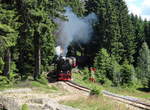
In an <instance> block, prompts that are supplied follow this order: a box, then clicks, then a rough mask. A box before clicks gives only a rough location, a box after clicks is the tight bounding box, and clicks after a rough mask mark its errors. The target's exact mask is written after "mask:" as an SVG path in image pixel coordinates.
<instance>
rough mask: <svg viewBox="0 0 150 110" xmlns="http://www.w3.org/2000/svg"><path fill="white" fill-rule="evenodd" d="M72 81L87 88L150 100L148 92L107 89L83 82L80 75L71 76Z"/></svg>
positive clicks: (134, 89)
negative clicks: (97, 88) (96, 88)
mask: <svg viewBox="0 0 150 110" xmlns="http://www.w3.org/2000/svg"><path fill="white" fill-rule="evenodd" d="M73 79H74V81H75V82H77V83H79V84H81V85H83V86H86V87H89V88H93V87H94V86H96V87H99V88H101V90H102V89H103V90H107V91H110V92H113V93H117V94H121V95H128V96H133V97H138V98H144V99H150V92H144V91H140V90H138V89H137V88H121V87H108V86H105V87H104V86H102V85H99V84H95V83H92V82H90V81H87V80H83V79H84V77H83V75H81V74H73Z"/></svg>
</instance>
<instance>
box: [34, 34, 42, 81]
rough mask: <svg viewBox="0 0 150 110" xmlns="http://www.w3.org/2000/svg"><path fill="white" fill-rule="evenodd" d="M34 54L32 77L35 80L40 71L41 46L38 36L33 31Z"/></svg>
mask: <svg viewBox="0 0 150 110" xmlns="http://www.w3.org/2000/svg"><path fill="white" fill-rule="evenodd" d="M34 51H35V52H34V54H35V71H34V79H35V80H36V79H37V78H38V77H39V75H40V73H41V68H40V67H41V48H40V36H39V35H38V34H37V33H35V35H34Z"/></svg>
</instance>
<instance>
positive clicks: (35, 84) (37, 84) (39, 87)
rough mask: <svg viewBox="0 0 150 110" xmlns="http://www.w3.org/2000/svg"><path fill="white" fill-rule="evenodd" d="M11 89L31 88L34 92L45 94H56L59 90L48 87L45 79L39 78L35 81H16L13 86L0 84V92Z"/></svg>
mask: <svg viewBox="0 0 150 110" xmlns="http://www.w3.org/2000/svg"><path fill="white" fill-rule="evenodd" d="M12 88H31V89H33V90H35V91H42V92H45V93H49V92H56V91H58V90H59V89H58V88H57V87H55V86H52V85H48V81H47V79H46V78H40V79H38V80H37V81H34V80H32V79H31V78H29V79H28V80H25V81H17V83H15V84H13V85H12V84H0V90H7V89H12Z"/></svg>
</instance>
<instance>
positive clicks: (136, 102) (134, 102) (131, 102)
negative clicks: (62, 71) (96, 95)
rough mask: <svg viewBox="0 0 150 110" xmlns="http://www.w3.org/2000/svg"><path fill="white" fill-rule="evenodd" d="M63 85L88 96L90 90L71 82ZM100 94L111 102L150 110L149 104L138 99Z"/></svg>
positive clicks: (105, 92)
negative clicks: (115, 101)
mask: <svg viewBox="0 0 150 110" xmlns="http://www.w3.org/2000/svg"><path fill="white" fill-rule="evenodd" d="M64 83H66V84H67V85H69V86H71V87H73V88H76V89H78V90H80V91H84V92H87V93H89V94H90V91H91V89H89V88H87V87H84V86H82V85H80V84H77V83H75V82H73V81H65V82H64ZM102 94H103V95H104V96H107V97H109V98H111V99H113V100H117V101H119V102H122V103H125V104H129V105H132V106H134V107H136V108H139V109H144V110H150V103H147V102H143V101H141V100H140V99H138V98H135V97H131V96H123V95H119V94H114V93H111V92H109V91H105V90H103V91H102Z"/></svg>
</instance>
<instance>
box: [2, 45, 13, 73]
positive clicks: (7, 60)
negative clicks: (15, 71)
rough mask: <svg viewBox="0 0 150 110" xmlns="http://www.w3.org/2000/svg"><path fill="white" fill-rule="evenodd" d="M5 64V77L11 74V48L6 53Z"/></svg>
mask: <svg viewBox="0 0 150 110" xmlns="http://www.w3.org/2000/svg"><path fill="white" fill-rule="evenodd" d="M4 62H5V64H4V69H3V74H4V75H5V76H8V75H9V72H10V62H11V52H10V49H9V48H8V49H7V50H6V51H5V56H4Z"/></svg>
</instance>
